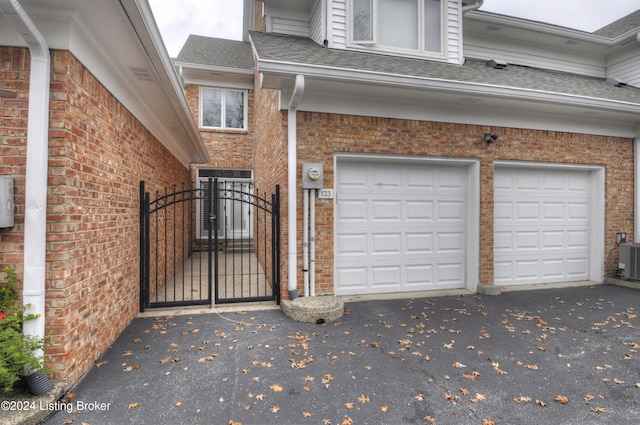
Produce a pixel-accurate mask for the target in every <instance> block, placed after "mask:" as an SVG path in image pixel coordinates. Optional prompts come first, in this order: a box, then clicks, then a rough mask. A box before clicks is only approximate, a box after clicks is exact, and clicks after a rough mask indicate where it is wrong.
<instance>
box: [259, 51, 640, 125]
mask: <svg viewBox="0 0 640 425" xmlns="http://www.w3.org/2000/svg"><path fill="white" fill-rule="evenodd" d="M261 64H262V67H261V70H260V72H261V73H263V74H266V73H270V74H273V75H277V76H284V77H289V78H290V77H292V76H293V75H297V74H305V75H306V76H307V77H308V78H317V79H319V80H331V79H335V80H338V79H339V80H342V81H345V82H355V83H362V84H374V85H378V86H381V87H384V86H396V87H407V88H413V89H419V90H433V91H436V92H451V93H458V94H468V95H476V96H482V95H484V96H496V97H503V98H508V99H514V100H517V99H524V100H528V101H531V100H536V101H542V102H552V103H557V104H568V105H570V106H584V107H590V108H591V107H592V108H602V109H607V110H614V111H618V112H622V111H624V112H631V113H640V107H639V106H638V103H635V102H629V101H625V100H616V99H603V98H598V97H593V96H585V95H580V94H573V93H559V92H553V91H549V90H540V89H532V88H526V87H512V86H500V85H495V84H489V83H481V82H474V81H464V80H451V79H444V78H436V77H426V76H411V75H402V74H390V73H383V72H377V71H371V70H356V69H349V68H338V67H334V66H324V65H315V64H300V63H296V62H285V61H277V60H266V59H262V60H261ZM265 65H266V66H265ZM269 88H273V87H269Z"/></svg>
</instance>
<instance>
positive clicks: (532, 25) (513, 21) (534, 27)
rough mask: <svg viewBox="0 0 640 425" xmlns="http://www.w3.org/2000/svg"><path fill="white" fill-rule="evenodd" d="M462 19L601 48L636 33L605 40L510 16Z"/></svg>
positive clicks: (482, 15) (470, 15)
mask: <svg viewBox="0 0 640 425" xmlns="http://www.w3.org/2000/svg"><path fill="white" fill-rule="evenodd" d="M464 19H473V20H475V21H481V22H486V23H489V24H495V25H504V26H509V27H512V28H517V29H521V30H525V31H530V32H534V33H543V34H550V35H555V36H558V37H566V38H571V39H574V40H580V41H584V42H588V43H596V44H601V45H603V46H614V45H616V44H618V43H620V42H622V41H624V40H625V39H627V38H629V37H631V36H632V35H633V36H634V37H635V34H636V33H637V32H635V31H630V32H628V33H625V34H622V35H620V36H619V37H616V38H607V37H603V36H601V35H596V34H592V33H589V32H586V31H580V30H575V29H572V28H565V27H561V26H557V25H551V24H546V23H544V22H536V21H529V20H526V19H519V18H515V17H512V16H506V15H497V14H491V13H486V12H484V13H483V12H476V11H473V12H469V13H468V14H466V15H465V17H464Z"/></svg>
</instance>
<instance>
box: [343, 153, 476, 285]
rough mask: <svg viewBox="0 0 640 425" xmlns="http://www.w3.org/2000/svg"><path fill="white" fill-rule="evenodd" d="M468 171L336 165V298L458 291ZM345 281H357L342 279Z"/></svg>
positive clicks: (399, 164)
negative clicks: (438, 290) (447, 288)
mask: <svg viewBox="0 0 640 425" xmlns="http://www.w3.org/2000/svg"><path fill="white" fill-rule="evenodd" d="M343 173H344V174H346V175H347V177H342V174H343ZM466 173H467V171H466V168H463V167H445V166H434V165H432V164H425V163H419V162H409V161H396V162H390V163H388V164H385V163H381V162H375V163H366V162H365V161H364V160H363V161H362V162H354V161H351V160H349V161H338V166H337V175H338V177H337V178H336V181H337V182H338V187H337V188H336V193H337V198H336V219H337V220H336V259H335V264H336V294H338V295H349V294H364V293H383V292H402V291H416V290H427V289H436V287H437V288H443V287H458V288H462V287H464V284H465V282H464V273H465V267H464V259H465V246H464V240H465V229H466V219H465V214H466V206H465V198H466V181H467V177H466ZM343 183H344V184H343ZM365 205H366V206H365ZM349 209H354V211H348V210H349ZM345 210H347V211H345ZM444 264H447V265H446V266H442V267H440V266H441V265H444ZM449 264H452V265H449ZM351 277H353V278H354V279H356V281H357V284H355V285H354V284H352V283H349V282H346V281H344V279H349V278H351ZM363 279H364V286H363V284H362V280H363ZM439 279H442V281H440V280H439ZM441 285H444V286H441Z"/></svg>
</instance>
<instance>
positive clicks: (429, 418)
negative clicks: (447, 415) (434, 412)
mask: <svg viewBox="0 0 640 425" xmlns="http://www.w3.org/2000/svg"><path fill="white" fill-rule="evenodd" d="M424 420H425V421H427V422H429V423H430V424H435V423H436V418H434V417H433V416H425V417H424Z"/></svg>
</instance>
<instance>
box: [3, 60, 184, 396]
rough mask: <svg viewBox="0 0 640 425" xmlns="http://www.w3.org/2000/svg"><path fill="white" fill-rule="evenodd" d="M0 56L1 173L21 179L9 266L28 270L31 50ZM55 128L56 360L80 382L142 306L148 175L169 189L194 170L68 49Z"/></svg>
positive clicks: (6, 251) (50, 241) (50, 354)
mask: <svg viewBox="0 0 640 425" xmlns="http://www.w3.org/2000/svg"><path fill="white" fill-rule="evenodd" d="M0 57H1V58H2V63H1V68H0V77H1V78H0V101H1V102H2V103H1V104H0V106H1V108H0V111H1V112H0V136H2V139H1V140H0V174H2V175H13V176H14V177H15V186H16V187H15V191H16V199H15V200H16V225H15V226H14V227H13V228H11V229H4V230H0V246H1V247H2V248H0V265H1V266H2V267H4V266H7V265H8V266H11V267H14V268H15V269H16V270H17V271H18V273H19V274H20V275H21V272H22V261H23V257H22V256H23V243H22V241H23V236H22V235H23V231H24V226H23V223H24V175H25V163H26V159H25V146H26V125H27V122H26V116H27V102H26V99H28V81H29V52H28V50H26V49H19V48H0ZM7 100H11V101H12V102H8V103H7ZM49 128H50V130H49V177H48V184H49V196H48V200H47V202H48V205H47V270H46V288H47V293H46V297H47V298H46V306H47V310H46V312H45V317H46V331H47V332H50V333H52V335H53V337H54V344H53V345H52V346H51V347H48V348H47V350H46V354H47V366H48V367H49V368H51V369H53V371H54V377H55V378H59V379H66V381H67V383H68V384H69V385H71V384H73V383H74V382H76V381H77V379H78V378H79V377H80V376H81V375H82V374H83V373H84V372H85V371H86V370H88V368H89V367H90V366H91V365H92V363H93V362H94V361H95V360H96V359H97V358H98V356H99V355H100V354H101V353H102V352H104V350H105V349H106V348H107V347H108V346H109V344H110V343H111V342H113V341H114V340H115V338H116V337H117V336H118V335H119V334H120V332H121V331H122V330H123V329H124V328H125V327H126V326H127V325H128V323H129V322H130V321H131V320H132V319H133V318H134V317H135V316H136V314H137V312H138V306H139V277H138V270H139V262H138V257H139V212H138V211H139V193H138V192H139V181H140V180H142V179H144V180H146V181H147V188H148V190H150V191H155V190H162V189H163V188H164V187H165V186H172V185H173V184H180V183H182V182H187V181H188V179H189V172H188V169H187V168H185V167H184V166H183V165H182V164H180V162H179V161H177V160H176V159H175V158H174V157H173V156H172V155H171V154H170V153H169V152H168V151H167V150H166V149H165V148H164V147H163V146H162V145H161V144H160V143H159V142H158V141H157V140H156V139H155V138H154V137H153V135H152V134H151V133H149V131H147V130H146V129H145V128H144V127H143V126H142V124H141V123H140V122H138V121H137V120H136V119H135V117H133V115H131V114H130V113H129V112H128V111H127V110H126V108H125V107H124V106H123V105H122V104H120V103H119V102H118V101H117V100H116V99H115V98H114V97H113V96H112V95H111V93H109V92H108V91H107V90H106V89H105V88H104V87H103V86H102V85H101V84H100V82H99V81H97V80H96V79H95V77H94V76H93V75H92V74H91V73H90V72H88V71H87V70H86V69H85V68H84V67H83V66H82V64H80V63H79V62H78V61H77V60H76V59H75V58H74V57H73V56H72V55H71V54H69V53H68V52H66V51H53V52H52V80H51V100H50V124H49Z"/></svg>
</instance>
